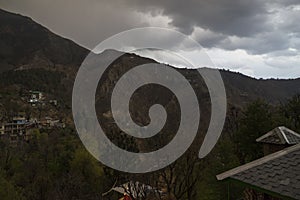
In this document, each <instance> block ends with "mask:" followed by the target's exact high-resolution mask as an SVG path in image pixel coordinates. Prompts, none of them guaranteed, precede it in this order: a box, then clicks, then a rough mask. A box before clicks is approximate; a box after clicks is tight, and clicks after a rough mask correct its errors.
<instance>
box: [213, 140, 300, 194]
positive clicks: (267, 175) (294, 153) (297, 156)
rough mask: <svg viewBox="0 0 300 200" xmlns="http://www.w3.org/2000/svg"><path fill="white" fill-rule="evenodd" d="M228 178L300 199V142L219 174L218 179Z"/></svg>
mask: <svg viewBox="0 0 300 200" xmlns="http://www.w3.org/2000/svg"><path fill="white" fill-rule="evenodd" d="M226 178H232V179H235V180H239V181H242V182H244V183H247V184H250V185H252V186H255V187H259V188H261V189H264V190H268V191H270V192H272V193H277V194H279V195H281V196H286V197H290V198H293V199H300V144H298V145H294V146H292V147H289V148H286V149H284V150H281V151H278V152H276V153H273V154H270V155H268V156H265V157H263V158H260V159H258V160H255V161H253V162H250V163H247V164H245V165H242V166H240V167H237V168H234V169H232V170H229V171H227V172H224V173H222V174H219V175H217V179H218V180H224V179H226Z"/></svg>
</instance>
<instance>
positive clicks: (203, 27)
mask: <svg viewBox="0 0 300 200" xmlns="http://www.w3.org/2000/svg"><path fill="white" fill-rule="evenodd" d="M0 7H1V8H3V9H6V10H9V11H12V12H17V13H20V14H23V15H27V16H30V17H32V18H33V19H34V20H36V21H37V22H39V23H41V24H43V25H44V26H46V27H48V28H49V29H50V30H52V31H54V32H56V33H58V34H60V35H63V36H65V37H67V38H71V39H72V40H74V41H75V42H77V43H79V44H81V45H83V46H85V47H88V48H90V49H92V48H93V47H94V46H95V45H97V44H98V43H99V42H101V41H102V40H104V39H106V38H107V37H110V36H112V35H113V34H116V33H119V32H120V31H124V30H127V29H131V28H136V27H145V26H158V27H168V28H173V29H176V30H179V31H181V32H183V33H185V34H187V35H190V36H192V37H193V38H194V39H195V40H197V41H198V42H199V43H200V44H201V45H202V46H203V47H204V48H206V51H207V53H208V55H209V56H210V58H211V59H212V61H213V62H214V63H215V64H216V66H218V67H219V68H226V69H231V70H235V71H239V72H242V73H244V74H247V75H250V76H255V77H280V78H292V77H300V0H190V1H189V0H187V1H183V0H144V1H142V0H107V1H105V0H63V1H62V0H22V1H20V0H0Z"/></svg>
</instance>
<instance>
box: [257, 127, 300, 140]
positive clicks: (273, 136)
mask: <svg viewBox="0 0 300 200" xmlns="http://www.w3.org/2000/svg"><path fill="white" fill-rule="evenodd" d="M256 141H257V142H262V143H271V144H299V143H300V134H298V133H296V132H294V131H292V130H290V129H288V128H286V127H284V126H280V127H277V128H275V129H273V130H272V131H270V132H268V133H266V134H265V135H263V136H261V137H259V138H257V139H256Z"/></svg>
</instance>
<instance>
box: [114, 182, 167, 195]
mask: <svg viewBox="0 0 300 200" xmlns="http://www.w3.org/2000/svg"><path fill="white" fill-rule="evenodd" d="M112 190H114V191H116V192H119V193H121V194H124V193H127V194H130V195H132V196H133V197H134V198H137V197H143V196H144V195H145V194H149V193H151V192H154V193H161V191H159V190H157V189H154V188H153V187H151V186H150V185H145V184H143V183H140V182H133V181H130V182H127V183H124V184H122V185H120V186H118V187H114V188H113V189H112Z"/></svg>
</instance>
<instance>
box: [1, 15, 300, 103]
mask: <svg viewBox="0 0 300 200" xmlns="http://www.w3.org/2000/svg"><path fill="white" fill-rule="evenodd" d="M88 52H89V51H88V50H87V49H85V48H83V47H80V46H79V45H77V44H76V43H74V42H72V41H71V40H68V39H65V38H62V37H60V36H58V35H56V34H54V33H52V32H50V31H49V30H48V29H46V28H45V27H43V26H41V25H39V24H37V23H36V22H34V21H33V20H32V19H30V18H28V17H24V16H21V15H18V14H13V13H10V12H7V11H4V10H0V72H3V71H7V70H11V69H31V68H43V69H44V70H45V75H46V74H47V70H60V69H63V70H62V71H63V72H64V73H65V74H66V76H63V77H64V80H62V81H61V83H60V84H62V87H64V90H65V91H66V92H64V94H65V95H66V96H69V97H71V90H72V82H73V81H74V75H75V74H76V71H77V69H78V67H79V66H80V64H81V62H82V61H83V59H84V58H85V56H86V55H87V54H88ZM112 53H115V52H113V51H111V50H110V51H105V52H104V53H102V55H101V56H102V57H103V59H106V58H108V57H109V56H110V55H111V54H112ZM147 62H154V61H153V60H151V59H148V58H142V57H139V56H136V55H129V54H125V55H124V56H123V57H122V58H120V59H118V60H117V61H115V62H114V65H115V66H119V67H121V68H122V69H120V70H117V71H119V72H111V73H110V74H109V75H108V74H107V75H106V76H107V78H108V80H109V81H108V82H107V83H106V84H107V85H108V87H109V88H112V86H113V82H114V81H115V80H112V79H113V78H112V77H117V76H114V73H120V72H125V71H126V70H128V69H130V68H131V67H133V66H136V65H138V64H143V63H147ZM60 71H61V70H60ZM178 71H180V72H181V73H183V74H184V75H185V76H186V77H187V78H189V77H190V78H191V79H193V77H198V76H197V75H195V74H196V70H187V69H186V70H184V69H180V70H178ZM13 73H14V72H11V73H10V76H12V77H13V76H14V75H13ZM19 73H20V72H19ZM221 74H222V77H223V79H224V82H225V86H226V91H227V95H228V99H229V102H230V103H232V104H235V105H238V106H243V105H244V104H245V103H247V102H249V101H251V100H254V99H257V98H262V99H266V100H268V101H271V102H277V101H282V100H284V99H285V98H288V97H290V96H291V95H293V94H296V93H300V79H296V80H257V79H253V78H250V77H247V76H244V75H242V74H239V73H233V72H229V71H221ZM3 76H5V74H3ZM20 77H22V76H20ZM26 78H27V79H28V77H26ZM25 81H26V80H23V82H25ZM196 82H197V81H196ZM199 82H201V80H199ZM0 84H5V83H4V82H2V83H1V82H0ZM6 84H12V82H11V81H9V82H8V83H6ZM17 84H22V79H18V82H17ZM45 84H46V83H45ZM56 84H58V83H56ZM64 84H65V85H64ZM192 84H194V85H195V83H192ZM198 85H200V86H201V87H196V88H197V89H198V90H202V89H203V88H205V87H204V86H203V83H200V84H198Z"/></svg>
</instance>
